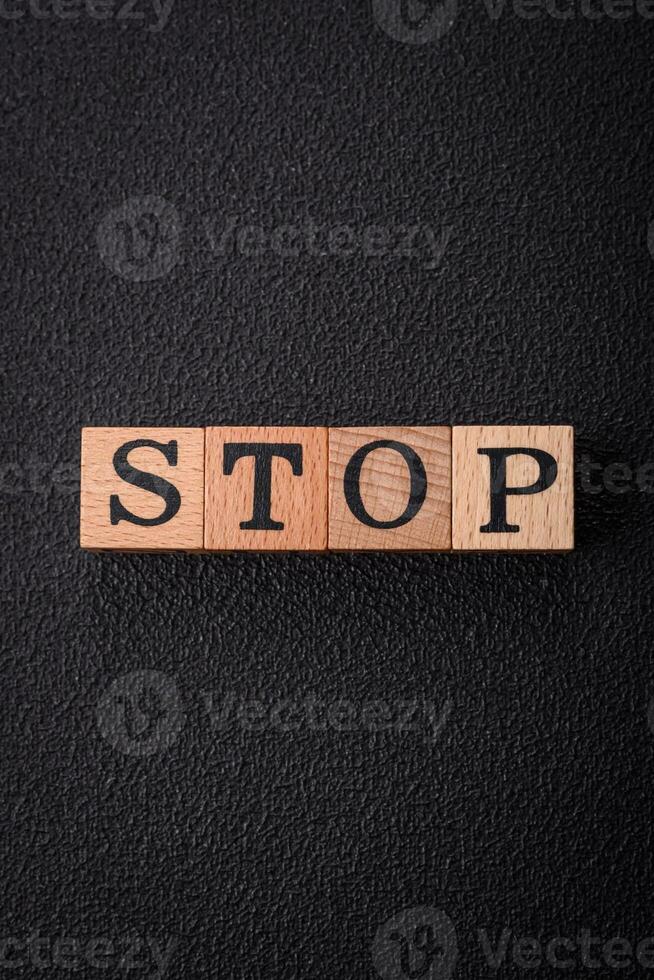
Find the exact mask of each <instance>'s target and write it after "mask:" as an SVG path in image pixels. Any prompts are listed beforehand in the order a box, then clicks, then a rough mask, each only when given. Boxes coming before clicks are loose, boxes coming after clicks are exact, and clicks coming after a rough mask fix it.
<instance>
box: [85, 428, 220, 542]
mask: <svg viewBox="0 0 654 980" xmlns="http://www.w3.org/2000/svg"><path fill="white" fill-rule="evenodd" d="M203 535H204V429H177V428H170V429H163V428H162V429H160V428H86V429H82V466H81V494H80V543H81V546H82V548H90V549H94V550H102V549H115V550H117V551H177V550H181V551H199V550H201V549H202V544H203Z"/></svg>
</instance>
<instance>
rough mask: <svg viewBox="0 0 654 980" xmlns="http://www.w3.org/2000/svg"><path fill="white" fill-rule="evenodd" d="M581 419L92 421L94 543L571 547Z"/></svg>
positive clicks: (89, 499) (85, 462) (124, 547)
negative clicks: (471, 422) (338, 423)
mask: <svg viewBox="0 0 654 980" xmlns="http://www.w3.org/2000/svg"><path fill="white" fill-rule="evenodd" d="M573 470H574V467H573V430H572V428H571V427H570V426H548V425H521V426H517V425H516V426H454V427H449V426H416V427H411V426H389V427H375V428H366V427H361V428H329V429H327V428H316V427H296V426H283V427H282V426H279V427H278V426H254V427H253V426H248V427H228V426H218V427H211V428H206V429H190V428H86V429H83V430H82V469H81V473H82V485H81V508H80V510H81V545H82V547H83V548H89V549H92V550H104V549H109V550H117V551H176V550H181V551H324V550H328V549H329V550H334V551H367V550H372V551H387V550H390V551H449V550H470V551H486V550H508V551H524V550H529V551H534V550H535V551H540V550H545V551H547V550H552V551H562V550H568V549H570V548H572V547H573V541H574V513H573Z"/></svg>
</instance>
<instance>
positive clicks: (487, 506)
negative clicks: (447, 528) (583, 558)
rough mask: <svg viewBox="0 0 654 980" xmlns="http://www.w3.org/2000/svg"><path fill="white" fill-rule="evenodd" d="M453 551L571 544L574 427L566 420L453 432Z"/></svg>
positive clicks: (558, 548) (557, 548)
mask: <svg viewBox="0 0 654 980" xmlns="http://www.w3.org/2000/svg"><path fill="white" fill-rule="evenodd" d="M452 542H453V547H454V548H455V549H456V550H459V549H461V550H472V551H489V550H501V551H504V550H506V551H566V550H569V549H571V548H573V547H574V433H573V429H572V427H571V426H569V425H507V426H502V425H467V426H455V427H454V429H453V430H452Z"/></svg>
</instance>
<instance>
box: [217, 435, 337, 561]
mask: <svg viewBox="0 0 654 980" xmlns="http://www.w3.org/2000/svg"><path fill="white" fill-rule="evenodd" d="M205 431H206V443H205V466H206V494H205V538H204V546H205V550H207V551H324V550H325V549H326V548H327V465H328V461H327V429H326V428H314V427H303V426H245V427H214V428H208V429H206V430H205ZM242 443H276V444H280V443H282V444H284V445H291V446H294V445H295V446H297V445H299V446H301V447H302V473H301V475H299V476H296V475H294V473H293V469H292V467H291V464H290V462H289V461H288V460H287V459H284V458H281V457H274V458H273V459H272V462H271V493H270V502H271V503H270V516H271V518H272V519H273V520H274V521H276V522H279V523H282V524H283V525H284V527H283V529H282V530H252V529H243V528H241V526H240V525H241V523H243V522H249V521H250V520H251V518H252V516H253V502H254V473H255V460H254V458H253V457H252V456H243V457H242V458H240V459H238V461H236V462H235V463H234V466H233V470H232V472H231V474H230V475H226V474H225V473H224V463H225V446H229V445H230V444H232V445H233V444H242Z"/></svg>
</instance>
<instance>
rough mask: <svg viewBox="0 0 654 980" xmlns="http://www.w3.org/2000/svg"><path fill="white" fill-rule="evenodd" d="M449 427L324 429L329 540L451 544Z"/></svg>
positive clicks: (398, 545) (335, 544) (374, 545)
mask: <svg viewBox="0 0 654 980" xmlns="http://www.w3.org/2000/svg"><path fill="white" fill-rule="evenodd" d="M451 491H452V488H451V429H450V428H449V427H448V426H415V427H410V426H385V427H374V428H351V429H350V428H348V429H330V430H329V547H330V549H334V550H336V551H369V550H372V551H448V550H449V549H450V548H451Z"/></svg>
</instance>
